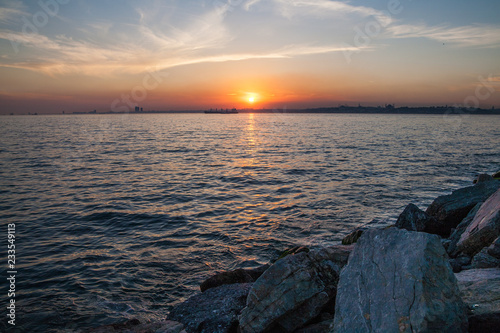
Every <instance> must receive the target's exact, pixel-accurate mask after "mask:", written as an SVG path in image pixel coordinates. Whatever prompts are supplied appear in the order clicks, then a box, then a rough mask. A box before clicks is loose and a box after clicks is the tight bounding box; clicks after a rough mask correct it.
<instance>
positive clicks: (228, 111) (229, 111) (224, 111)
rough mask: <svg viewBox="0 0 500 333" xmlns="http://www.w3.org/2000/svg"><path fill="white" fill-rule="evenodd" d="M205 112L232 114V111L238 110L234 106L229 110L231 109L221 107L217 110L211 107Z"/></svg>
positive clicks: (236, 111)
mask: <svg viewBox="0 0 500 333" xmlns="http://www.w3.org/2000/svg"><path fill="white" fill-rule="evenodd" d="M205 113H219V114H232V113H238V110H236V109H234V108H233V109H231V110H229V109H225V110H224V109H220V110H218V109H215V110H213V109H210V110H206V111H205Z"/></svg>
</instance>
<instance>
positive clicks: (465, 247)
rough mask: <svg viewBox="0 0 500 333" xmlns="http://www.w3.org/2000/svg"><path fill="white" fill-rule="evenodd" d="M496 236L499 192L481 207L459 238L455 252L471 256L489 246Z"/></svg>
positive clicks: (499, 231) (499, 225) (499, 219)
mask: <svg viewBox="0 0 500 333" xmlns="http://www.w3.org/2000/svg"><path fill="white" fill-rule="evenodd" d="M482 184H486V183H482ZM479 185H480V184H479ZM479 185H477V186H479ZM498 236H500V190H498V191H496V192H495V193H494V194H493V195H491V196H490V197H489V198H488V200H486V201H485V202H484V203H483V204H482V205H481V207H480V208H479V210H478V212H477V213H476V216H475V217H474V220H473V221H472V223H471V224H469V226H468V227H467V229H465V231H464V233H463V234H462V235H461V236H460V240H459V241H458V243H457V251H458V252H463V253H465V254H468V255H471V256H473V255H475V254H476V253H478V252H479V251H481V249H482V248H483V247H487V246H490V245H491V243H493V241H494V240H495V239H496V238H498Z"/></svg>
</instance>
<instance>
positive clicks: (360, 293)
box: [89, 173, 500, 333]
mask: <svg viewBox="0 0 500 333" xmlns="http://www.w3.org/2000/svg"><path fill="white" fill-rule="evenodd" d="M474 183H475V184H474V185H472V186H469V187H466V188H463V189H459V190H456V191H453V192H452V193H451V194H449V195H443V196H440V197H438V198H436V199H435V200H434V201H433V202H432V204H431V205H430V206H429V207H428V208H427V209H426V211H422V210H420V209H419V208H418V207H417V206H415V205H413V204H409V205H408V206H407V207H406V208H405V209H404V211H403V212H402V213H401V215H400V216H399V218H398V220H397V222H396V224H395V225H393V226H389V227H385V228H359V229H356V230H354V231H353V232H352V233H351V234H349V235H348V236H346V237H345V238H344V240H343V241H342V244H339V245H335V246H330V247H325V248H320V249H314V250H309V249H308V248H306V247H303V246H297V247H295V248H292V249H289V250H286V251H285V252H283V254H282V255H281V256H280V257H279V258H277V260H276V261H275V262H274V263H270V264H268V265H264V266H262V267H259V268H257V269H252V270H249V269H237V270H234V271H228V272H221V273H219V274H217V275H215V276H213V277H211V278H209V279H207V280H206V281H204V282H202V283H201V285H200V293H198V294H196V295H194V296H192V297H191V298H189V299H188V300H186V301H185V302H183V303H180V304H178V305H177V306H175V307H174V308H173V309H172V311H171V312H170V314H169V315H168V317H167V318H166V319H165V321H162V322H157V323H140V322H139V321H138V320H129V321H127V322H125V323H121V324H115V325H107V326H103V327H99V328H96V329H92V330H90V331H89V332H93V333H96V332H135V333H137V332H141V333H149V332H168V333H202V332H203V333H233V332H241V333H258V332H271V333H274V332H276V333H281V332H296V333H313V332H314V333H323V332H324V333H327V332H498V330H499V328H500V173H496V174H495V175H493V176H491V175H480V176H478V178H477V179H476V181H475V182H474Z"/></svg>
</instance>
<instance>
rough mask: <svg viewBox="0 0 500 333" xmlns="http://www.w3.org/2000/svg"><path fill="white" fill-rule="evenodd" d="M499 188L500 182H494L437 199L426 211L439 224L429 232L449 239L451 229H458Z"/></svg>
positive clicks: (457, 191) (463, 189) (467, 188)
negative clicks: (473, 209) (478, 205)
mask: <svg viewBox="0 0 500 333" xmlns="http://www.w3.org/2000/svg"><path fill="white" fill-rule="evenodd" d="M498 188H500V181H498V180H493V181H489V182H482V183H479V184H477V185H474V186H470V187H465V188H462V189H459V190H456V191H453V192H452V193H451V194H449V195H443V196H440V197H437V198H436V199H435V200H434V202H432V204H431V205H430V206H429V207H428V208H427V210H426V213H427V214H429V215H430V216H432V217H434V218H435V219H436V220H437V223H436V224H434V225H433V226H432V227H430V228H429V229H428V230H427V232H429V233H432V234H437V235H440V236H443V237H448V236H449V235H450V232H451V229H452V228H456V226H457V225H458V224H459V223H460V222H461V221H462V220H463V219H464V218H465V217H466V216H467V214H468V213H469V212H470V210H471V209H472V208H474V206H475V205H476V204H477V203H479V202H482V201H486V199H488V198H489V197H490V196H491V195H492V194H493V193H495V192H496V191H497V190H498Z"/></svg>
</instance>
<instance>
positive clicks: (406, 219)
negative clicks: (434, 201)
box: [396, 204, 437, 231]
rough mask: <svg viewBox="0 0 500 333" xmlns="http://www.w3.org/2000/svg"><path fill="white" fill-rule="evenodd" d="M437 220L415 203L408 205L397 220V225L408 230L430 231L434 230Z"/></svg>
mask: <svg viewBox="0 0 500 333" xmlns="http://www.w3.org/2000/svg"><path fill="white" fill-rule="evenodd" d="M436 223H437V221H436V219H435V218H433V217H432V216H430V215H428V214H427V213H425V212H424V211H422V210H420V208H418V207H417V206H415V205H414V204H409V205H408V206H406V208H405V209H404V211H403V212H402V213H401V215H399V218H398V220H397V221H396V227H397V228H399V229H406V230H408V231H428V230H432V228H433V225H434V224H436Z"/></svg>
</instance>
